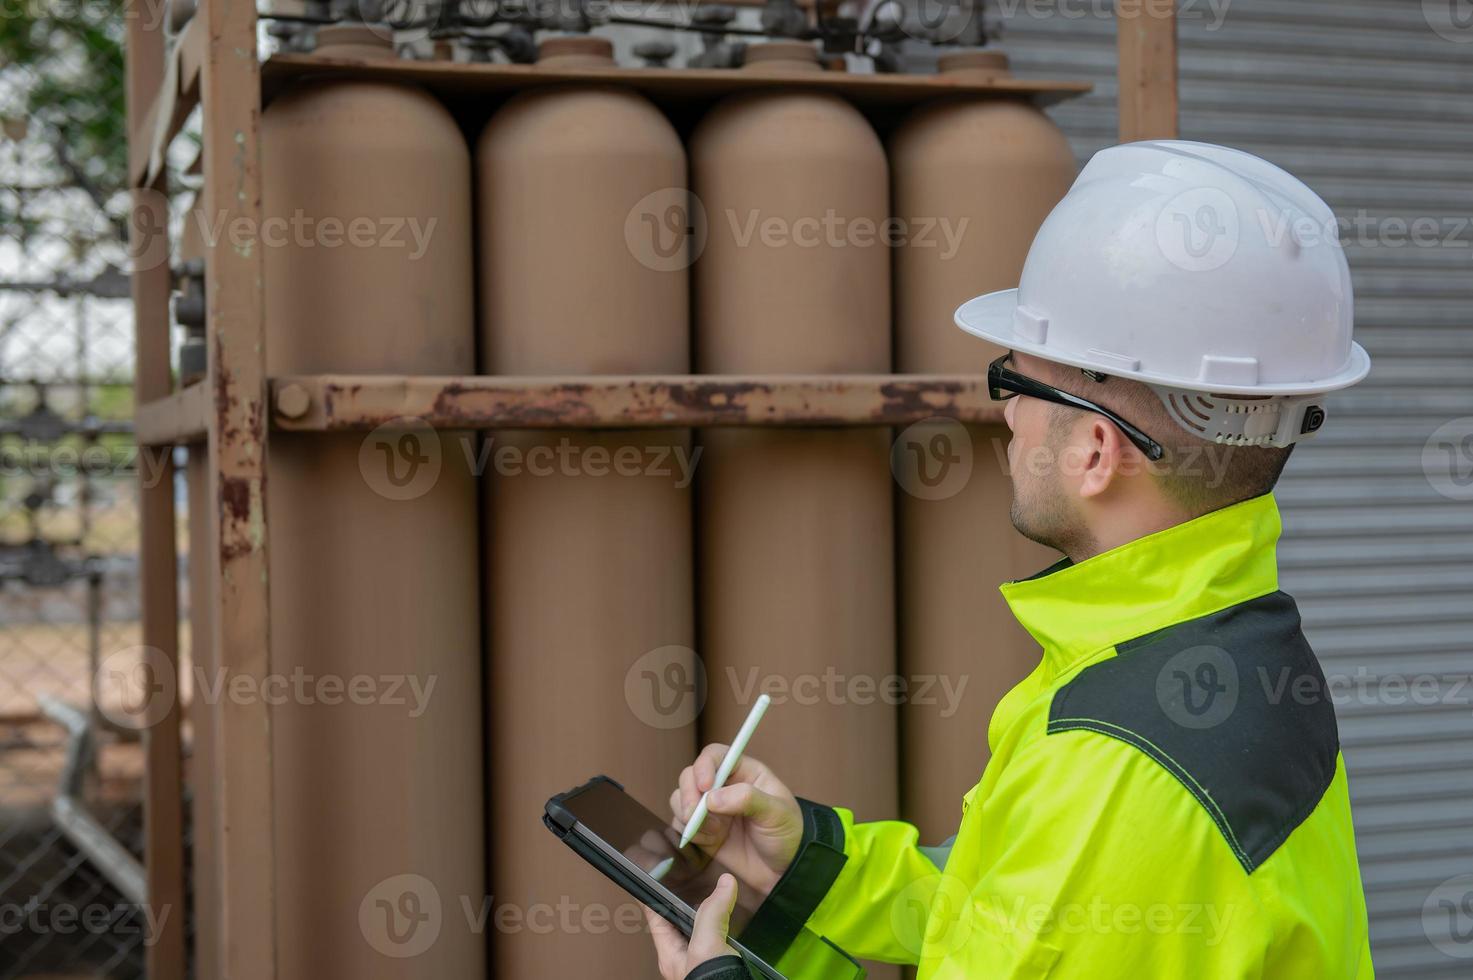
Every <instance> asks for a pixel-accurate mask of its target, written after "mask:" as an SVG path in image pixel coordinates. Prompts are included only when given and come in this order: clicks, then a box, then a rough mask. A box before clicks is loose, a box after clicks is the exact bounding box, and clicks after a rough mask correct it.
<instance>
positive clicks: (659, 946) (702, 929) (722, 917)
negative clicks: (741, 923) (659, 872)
mask: <svg viewBox="0 0 1473 980" xmlns="http://www.w3.org/2000/svg"><path fill="white" fill-rule="evenodd" d="M736 896H737V883H736V879H735V878H733V877H732V876H731V875H722V876H721V880H720V881H718V882H717V883H716V890H715V891H714V892H712V893H711V895H710V897H709V898H707V899H706V900H705V901H704V902H702V903H701V907H700V908H698V909H696V922H695V927H694V928H692V929H691V932H690V941H689V942H686V939H685V936H684V935H682V934H681V932H680V930H679V929H677V928H675V927H674V926H672V925H671V924H670V923H669V922H666V921H665V919H664V918H663V917H661V916H660V915H658V914H656V913H655V912H652V911H650V910H649V909H645V910H644V917H645V920H646V921H648V922H649V924H650V935H651V936H653V937H654V940H655V953H656V955H658V956H659V958H660V976H661V977H663V978H664V980H685V978H686V977H687V976H688V975H689V974H690V971H692V970H694V969H695V968H696V967H698V966H700V965H701V964H702V963H705V962H706V961H707V960H714V959H719V958H721V957H723V956H730V955H732V953H733V952H735V951H734V950H733V949H732V948H731V947H730V946H728V945H726V931H727V929H728V928H729V926H730V924H731V910H732V906H734V905H735V904H736Z"/></svg>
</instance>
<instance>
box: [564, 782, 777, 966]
mask: <svg viewBox="0 0 1473 980" xmlns="http://www.w3.org/2000/svg"><path fill="white" fill-rule="evenodd" d="M563 805H564V806H565V807H567V809H568V810H569V811H570V812H571V813H572V814H573V816H574V817H575V818H577V820H578V822H579V823H581V824H583V825H584V827H586V828H587V829H588V830H590V831H592V832H593V834H594V835H596V836H597V837H598V838H599V839H600V840H602V841H603V842H604V843H605V844H607V845H608V846H609V847H610V848H612V849H613V850H615V851H618V852H619V853H620V854H621V855H623V857H624V858H625V859H626V860H627V861H629V863H631V864H633V865H634V866H635V867H637V868H639V869H640V870H641V871H643V872H645V873H646V874H648V875H649V876H650V877H651V878H653V879H655V880H656V881H658V882H659V883H660V884H661V885H663V886H664V887H665V889H666V890H667V891H669V892H670V893H671V894H673V895H674V896H675V897H676V898H677V899H679V900H680V901H681V903H683V904H684V905H685V906H686V908H685V911H687V912H688V913H690V914H691V915H692V916H694V915H695V910H696V908H697V907H698V906H699V905H700V904H701V903H702V902H704V901H705V900H706V898H707V896H709V895H710V894H711V892H713V891H715V890H716V882H717V880H719V879H720V877H721V875H722V873H723V872H725V871H728V870H729V869H727V868H724V867H722V866H721V865H719V864H717V863H716V862H715V861H714V860H712V859H711V858H710V857H709V856H708V855H707V854H706V852H705V851H702V850H701V849H699V848H698V847H696V846H695V845H694V844H687V845H686V846H685V847H683V848H682V847H680V834H679V832H678V831H676V830H675V829H674V828H673V827H671V826H670V823H669V821H666V820H661V819H660V818H659V817H657V816H655V815H654V814H653V813H651V812H650V811H648V810H646V809H645V808H644V807H643V806H640V804H639V803H638V802H637V801H635V800H634V798H633V797H631V796H630V795H629V794H627V793H625V792H624V791H622V790H621V789H619V788H618V787H617V786H616V785H615V784H614V783H611V782H606V781H603V780H598V781H595V782H593V783H590V784H589V785H587V786H585V787H583V788H582V789H580V790H578V791H577V792H576V793H574V794H572V795H571V796H568V797H566V798H565V799H564V800H563ZM732 873H733V875H734V876H735V872H732ZM737 883H738V888H737V904H736V908H734V909H732V913H731V935H732V936H737V937H740V936H741V934H742V931H743V930H744V929H745V928H746V927H747V923H748V922H750V921H751V918H752V915H753V914H754V913H755V912H756V910H757V906H758V905H760V904H761V896H759V895H757V894H756V893H755V892H754V891H753V890H752V889H750V888H747V887H745V886H744V885H742V882H741V878H740V877H739V876H738V877H737Z"/></svg>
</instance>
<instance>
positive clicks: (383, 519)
mask: <svg viewBox="0 0 1473 980" xmlns="http://www.w3.org/2000/svg"><path fill="white" fill-rule="evenodd" d="M345 49H346V50H351V51H352V52H353V56H354V57H367V56H368V55H369V54H370V53H374V52H376V55H377V56H382V57H391V56H392V52H391V51H390V50H389V49H388V47H387V46H386V45H384V44H383V43H382V42H381V41H379V39H378V38H376V37H375V36H374V34H373V33H372V32H371V31H368V30H366V29H364V28H362V27H329V28H323V29H322V30H321V31H320V32H319V35H318V50H319V52H320V53H322V54H324V55H334V54H337V53H339V52H341V51H343V50H345ZM261 156H262V159H261V169H262V178H263V192H262V205H263V212H264V221H263V225H262V228H261V234H260V236H259V239H258V241H257V243H256V244H257V246H258V247H261V248H262V249H263V253H264V254H263V260H264V265H265V268H264V277H265V288H266V297H265V315H266V362H267V370H268V372H269V373H270V374H271V375H272V376H273V377H275V376H280V375H286V374H293V373H307V374H313V373H329V372H332V373H346V374H418V375H455V374H469V373H471V372H473V371H474V369H475V365H474V355H473V343H474V312H473V292H472V290H473V286H472V281H471V181H470V159H469V153H468V151H467V148H466V145H465V141H464V139H463V137H462V136H461V133H460V130H459V129H458V127H457V126H456V124H455V122H454V120H453V119H452V118H451V116H450V114H449V113H448V112H447V111H446V110H445V109H444V107H442V106H441V105H440V104H439V103H438V102H437V101H436V100H434V99H433V98H431V97H430V96H429V95H428V94H427V93H425V92H423V91H420V90H417V89H414V88H409V87H403V86H398V85H393V84H387V83H381V82H371V81H334V82H323V83H313V84H309V85H304V86H302V87H300V88H297V89H294V90H292V91H289V92H287V93H286V94H284V95H282V96H280V97H279V98H277V99H276V100H275V101H273V102H272V103H271V105H270V106H269V107H268V108H267V109H266V111H265V113H264V115H263V117H262V122H261ZM219 247H232V244H231V243H228V242H221V243H220V246H219ZM219 328H220V329H222V330H228V329H229V328H230V325H229V323H228V321H226V322H224V323H221V324H220V327H219ZM472 449H473V447H472V446H471V445H470V440H469V437H468V436H467V435H466V434H464V433H455V432H435V431H433V430H431V429H430V428H429V427H428V426H427V425H424V424H423V423H420V422H417V421H415V420H409V419H406V420H396V421H395V422H394V423H392V424H389V425H386V426H384V427H381V428H380V429H378V430H375V431H374V432H372V433H369V434H368V435H367V436H365V435H363V434H360V433H354V434H346V433H345V434H331V435H327V434H320V433H314V434H296V435H294V434H291V433H275V434H273V435H272V437H271V441H270V447H269V450H268V452H269V461H268V479H267V498H266V500H267V513H268V514H269V519H270V522H271V541H270V556H269V561H270V576H271V578H270V590H271V673H272V674H273V675H275V676H276V677H278V678H281V679H282V681H281V682H280V683H281V684H282V686H280V687H277V688H276V689H275V690H263V692H262V695H263V696H267V697H271V698H273V699H274V700H273V701H272V702H270V703H272V704H273V708H272V713H271V721H272V736H273V745H274V753H275V794H276V797H275V805H276V811H277V814H278V816H277V822H276V850H277V860H278V867H277V889H278V903H279V910H278V915H277V923H278V929H279V937H280V938H279V943H280V948H279V952H278V959H279V967H278V972H279V975H280V976H281V977H283V978H304V980H305V978H312V980H316V978H319V977H327V976H340V977H347V976H353V977H375V978H411V977H412V978H424V980H429V978H440V977H452V976H453V977H477V976H481V975H483V974H484V972H485V952H484V949H485V937H484V936H483V935H481V934H480V933H481V932H482V931H483V930H484V928H485V926H484V925H483V924H481V923H479V922H478V921H477V920H476V918H475V916H474V915H473V914H471V915H468V914H466V912H465V911H464V910H465V909H466V908H469V909H470V910H471V911H472V912H475V911H476V910H478V909H479V907H480V902H481V898H482V896H484V895H485V894H486V891H485V880H484V872H483V867H484V849H483V848H484V834H485V830H484V820H483V817H484V799H483V792H482V774H483V769H482V752H481V740H480V739H479V738H478V737H477V733H478V732H479V731H481V729H482V715H481V694H480V690H481V669H480V629H479V621H480V609H479V600H480V589H479V586H478V561H477V553H476V537H477V524H478V520H477V505H476V484H475V479H474V477H473V474H472V469H471V467H470V466H469V465H468V459H469V458H471V456H470V455H469V454H471V452H472Z"/></svg>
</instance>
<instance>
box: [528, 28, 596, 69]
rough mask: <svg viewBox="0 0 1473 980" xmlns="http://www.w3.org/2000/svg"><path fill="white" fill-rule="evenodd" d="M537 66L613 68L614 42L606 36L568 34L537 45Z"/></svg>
mask: <svg viewBox="0 0 1473 980" xmlns="http://www.w3.org/2000/svg"><path fill="white" fill-rule="evenodd" d="M537 67H539V68H613V67H615V62H614V44H613V42H612V41H610V40H609V39H608V38H606V37H594V36H593V35H591V34H569V35H566V36H564V37H550V38H548V39H547V40H545V41H543V42H542V43H541V44H539V45H538V46H537Z"/></svg>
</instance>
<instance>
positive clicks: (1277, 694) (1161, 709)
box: [1048, 592, 1340, 873]
mask: <svg viewBox="0 0 1473 980" xmlns="http://www.w3.org/2000/svg"><path fill="white" fill-rule="evenodd" d="M1115 650H1116V653H1117V654H1118V656H1116V657H1113V658H1111V659H1109V660H1106V661H1103V662H1101V663H1098V664H1095V665H1093V666H1091V667H1087V668H1085V669H1084V670H1083V671H1081V672H1080V674H1079V676H1078V677H1076V678H1074V680H1072V681H1070V682H1069V683H1068V684H1066V685H1064V687H1062V688H1060V689H1059V691H1058V692H1057V693H1056V694H1055V695H1054V700H1053V705H1052V707H1051V709H1050V711H1049V722H1048V733H1049V734H1050V735H1053V734H1056V733H1058V732H1066V731H1079V730H1088V731H1093V732H1098V733H1099V734H1101V735H1108V736H1110V737H1111V738H1118V739H1120V740H1121V741H1124V742H1128V743H1130V744H1131V745H1134V746H1135V747H1136V748H1138V749H1140V750H1141V751H1142V752H1144V753H1146V754H1147V755H1149V756H1150V757H1151V758H1152V759H1154V760H1155V761H1156V762H1157V763H1159V764H1160V765H1161V766H1162V767H1164V768H1165V769H1166V770H1167V771H1168V772H1170V773H1171V774H1172V775H1173V776H1175V777H1176V778H1177V780H1178V781H1180V782H1181V784H1182V785H1183V786H1184V787H1186V789H1187V791H1188V792H1190V793H1191V794H1192V795H1193V796H1195V797H1196V798H1197V801H1198V802H1199V803H1201V804H1202V807H1203V809H1205V810H1206V811H1207V813H1208V815H1210V816H1211V817H1212V819H1213V821H1214V822H1215V823H1216V824H1217V827H1218V829H1219V830H1221V831H1222V835H1223V837H1224V838H1225V839H1226V840H1227V842H1228V845H1229V846H1230V847H1231V848H1232V849H1233V853H1234V854H1236V855H1237V857H1238V860H1239V862H1241V863H1242V865H1243V867H1244V869H1245V870H1247V871H1248V872H1249V873H1252V871H1253V870H1254V869H1255V868H1257V867H1258V866H1259V865H1261V864H1262V863H1263V862H1264V861H1265V860H1267V859H1268V857H1269V855H1271V854H1273V853H1274V851H1276V850H1277V849H1278V847H1279V845H1280V844H1282V843H1283V842H1284V840H1285V839H1286V838H1288V836H1289V834H1290V833H1292V832H1293V830H1294V828H1295V827H1297V826H1299V824H1301V823H1302V822H1303V821H1304V819H1305V818H1306V817H1307V816H1309V814H1310V813H1311V812H1312V811H1313V810H1314V808H1315V807H1316V806H1317V805H1318V804H1319V801H1320V798H1321V797H1323V796H1324V794H1325V790H1326V789H1327V788H1329V785H1330V780H1331V779H1333V778H1334V776H1335V760H1336V756H1337V755H1338V753H1339V751H1340V735H1339V731H1338V729H1337V728H1336V725H1335V708H1334V705H1333V704H1332V703H1331V698H1330V691H1329V689H1328V687H1327V686H1326V684H1325V676H1324V674H1323V672H1321V670H1320V665H1319V662H1318V661H1317V660H1316V659H1315V656H1314V652H1313V651H1312V650H1310V648H1309V643H1308V642H1307V641H1306V640H1305V639H1304V634H1303V633H1302V632H1301V630H1300V622H1299V609H1298V607H1296V606H1295V605H1294V600H1293V599H1291V598H1290V597H1289V596H1287V595H1285V594H1284V593H1282V592H1275V593H1273V594H1271V595H1266V596H1262V597H1260V598H1258V599H1252V600H1249V601H1248V602H1244V603H1240V604H1238V605H1236V606H1230V607H1229V608H1227V609H1224V610H1222V611H1220V612H1215V613H1212V614H1211V615H1208V616H1203V617H1201V618H1200V619H1193V620H1188V621H1187V622H1184V623H1178V624H1176V625H1175V626H1170V627H1167V628H1166V629H1164V630H1158V631H1157V632H1155V633H1148V634H1147V635H1145V636H1142V637H1138V638H1136V639H1134V640H1130V641H1128V642H1126V643H1120V644H1117V645H1116V647H1115Z"/></svg>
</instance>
